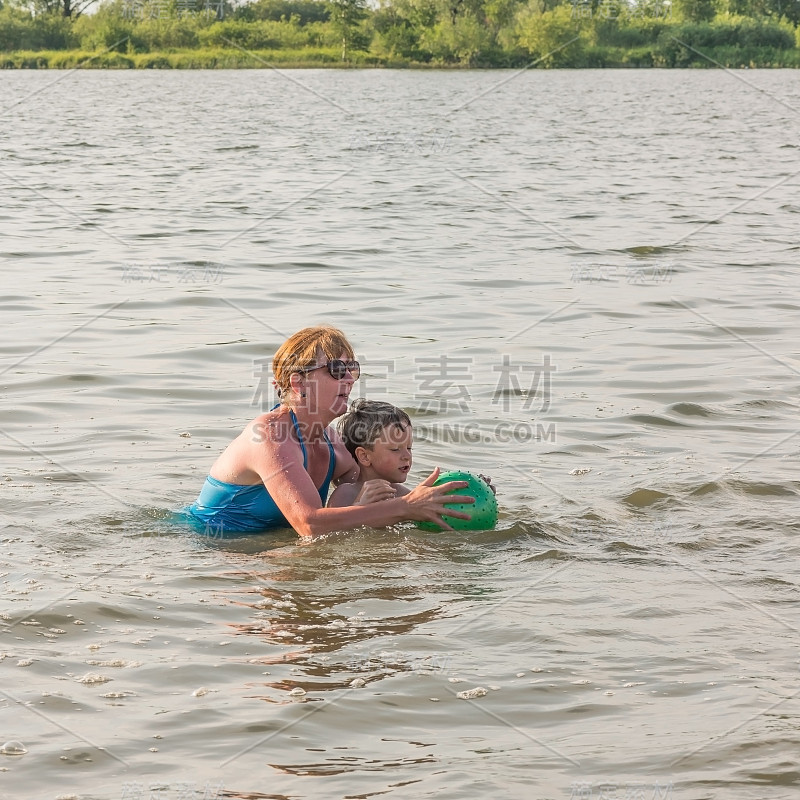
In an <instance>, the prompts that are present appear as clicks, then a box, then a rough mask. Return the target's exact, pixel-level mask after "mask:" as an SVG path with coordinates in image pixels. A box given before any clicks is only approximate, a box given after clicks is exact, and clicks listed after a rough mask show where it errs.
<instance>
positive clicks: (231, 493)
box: [185, 411, 336, 536]
mask: <svg viewBox="0 0 800 800" xmlns="http://www.w3.org/2000/svg"><path fill="white" fill-rule="evenodd" d="M289 414H290V416H291V419H292V424H293V425H294V430H295V433H296V434H297V438H298V440H299V441H300V449H301V450H302V451H303V469H308V458H307V457H306V446H305V443H304V442H303V435H302V434H301V433H300V426H299V425H298V424H297V417H296V416H295V413H294V411H290V412H289ZM322 435H323V436H324V437H325V441H326V442H327V443H328V474H327V475H326V476H325V480H324V481H323V482H322V486H321V487H320V489H319V499H320V500H321V501H322V505H323V506H324V505H325V501H326V500H327V499H328V489H329V487H330V483H331V478H332V477H333V471H334V469H335V467H336V454H335V453H334V451H333V445H332V444H331V440H330V439H329V438H328V434H327V433H326V432H325V431H323V432H322ZM185 511H186V512H187V513H188V514H189V515H190V516H191V517H192V518H193V519H194V520H195V521H197V522H200V523H202V525H203V529H202V531H203V533H206V534H209V535H211V536H224V535H225V534H237V533H260V532H261V531H264V530H268V529H269V528H288V527H289V523H288V522H287V521H286V517H284V516H283V514H282V513H281V510H280V509H279V508H278V506H277V504H276V503H275V501H274V500H273V499H272V497H271V496H270V493H269V492H268V491H267V487H266V486H264V484H263V483H255V484H252V485H250V486H243V485H240V484H236V483H225V482H224V481H220V480H217V479H216V478H214V477H212V476H211V475H209V476H208V477H207V478H206V482H205V483H204V484H203V488H202V489H201V490H200V494H199V496H198V498H197V500H195V501H194V503H193V504H192V505H191V506H189V507H188V508H187V509H185Z"/></svg>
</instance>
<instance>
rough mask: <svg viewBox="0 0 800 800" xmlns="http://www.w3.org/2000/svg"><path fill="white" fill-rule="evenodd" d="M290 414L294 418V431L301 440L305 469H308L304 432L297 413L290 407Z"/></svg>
mask: <svg viewBox="0 0 800 800" xmlns="http://www.w3.org/2000/svg"><path fill="white" fill-rule="evenodd" d="M289 416H290V417H291V419H292V425H294V432H295V433H296V434H297V438H298V440H299V441H300V449H301V450H302V451H303V469H304V470H306V472H307V471H308V457H307V456H306V445H305V442H304V441H303V434H302V433H300V425H298V423H297V414H295V413H294V411H293V410H292V409H291V408H290V409H289Z"/></svg>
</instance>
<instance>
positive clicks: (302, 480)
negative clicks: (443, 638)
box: [243, 424, 474, 538]
mask: <svg viewBox="0 0 800 800" xmlns="http://www.w3.org/2000/svg"><path fill="white" fill-rule="evenodd" d="M243 441H244V442H246V443H247V447H248V452H247V453H246V454H243V455H244V457H245V459H246V461H247V466H248V468H249V469H251V470H252V471H253V472H254V473H256V474H257V475H258V476H259V477H260V478H261V480H262V481H263V483H264V486H266V488H267V491H268V492H269V494H270V496H271V497H272V499H273V500H274V501H275V505H277V506H278V508H279V509H280V511H281V513H282V514H283V515H284V517H286V520H287V521H288V523H289V524H290V525H291V526H292V527H293V528H294V529H295V530H296V531H297V533H298V534H299V535H300V536H303V537H311V538H314V537H317V536H321V535H322V534H325V533H331V532H332V531H346V530H352V529H353V528H360V527H361V526H363V525H369V526H371V527H375V528H383V527H386V526H387V525H394V524H396V523H398V522H403V521H404V520H415V521H420V522H422V521H426V522H434V523H436V524H437V525H440V526H442V527H443V528H445V529H446V530H450V526H449V525H447V523H446V522H444V521H443V520H442V518H441V516H442V514H443V513H447V514H448V515H449V516H452V517H458V518H461V519H469V516H470V515H469V514H464V513H462V512H458V511H454V510H453V509H449V508H446V507H445V504H446V503H471V502H474V498H472V497H470V496H468V495H464V496H461V495H449V496H446V495H447V493H448V492H451V491H453V490H455V489H463V488H464V487H466V486H467V485H468V484H467V483H466V481H450V482H449V483H444V484H442V485H441V486H433V483H434V481H435V480H436V478H437V477H438V476H439V469H438V467H437V468H436V469H435V470H434V471H433V473H431V475H429V476H428V477H427V478H426V479H425V480H424V481H422V483H420V484H419V486H417V487H415V488H414V489H412V490H411V491H410V492H409V493H408V494H406V495H404V496H403V497H395V498H393V499H391V500H382V501H380V502H376V503H370V504H369V505H366V506H346V507H344V508H323V507H322V502H321V501H320V497H319V492H318V491H317V488H316V486H314V482H313V481H312V480H311V477H310V475H309V474H308V472H306V470H305V468H304V467H303V454H302V451H301V450H300V446H299V444H298V443H297V442H296V441H294V440H293V439H291V438H289V437H287V436H284V435H281V431H280V427H279V426H278V425H277V424H276V425H269V426H267V427H266V428H265V429H264V435H261V436H253V435H247V429H245V436H244V437H243ZM348 456H349V453H348Z"/></svg>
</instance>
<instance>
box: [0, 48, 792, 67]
mask: <svg viewBox="0 0 800 800" xmlns="http://www.w3.org/2000/svg"><path fill="white" fill-rule="evenodd" d="M731 49H732V48H725V50H726V51H727V52H722V53H720V52H714V50H711V51H710V52H709V54H708V55H709V56H710V57H711V58H713V59H714V62H717V63H713V62H712V61H711V60H710V59H709V58H702V59H701V58H698V59H697V60H692V61H689V62H684V63H680V64H669V63H661V62H662V61H663V59H660V58H657V56H656V54H655V53H654V52H652V51H650V50H647V51H646V52H643V51H642V50H641V49H636V50H628V51H621V50H618V49H616V48H596V49H595V50H594V51H590V52H585V53H583V54H582V56H583V57H582V58H581V59H580V61H581V63H577V64H569V63H565V64H559V65H558V66H557V67H549V66H545V65H535V64H533V65H532V64H530V61H528V60H519V61H517V60H514V61H513V63H502V64H499V63H498V64H493V63H488V62H487V63H475V64H445V63H431V62H424V61H413V60H411V59H399V58H386V57H381V56H375V55H372V54H369V53H356V54H354V58H353V59H352V60H350V61H347V62H343V61H341V60H340V59H339V58H337V56H336V55H335V54H334V52H331V50H329V49H319V50H316V49H309V50H308V52H305V53H304V52H302V51H287V50H262V51H252V52H251V53H243V52H241V51H238V50H234V49H230V50H217V49H215V50H211V51H209V50H202V49H195V50H172V51H155V52H150V53H118V52H107V51H101V52H99V53H92V52H87V51H85V50H38V51H28V50H19V51H12V52H7V53H0V69H9V70H13V69H56V70H61V69H133V70H139V69H164V70H176V69H177V70H215V69H408V70H445V71H457V70H514V69H516V70H519V69H527V68H531V69H552V68H558V69H575V70H580V69H720V68H726V69H796V68H798V67H800V49H791V50H783V51H779V52H776V51H775V50H773V49H771V48H764V49H765V51H766V52H764V53H763V54H759V53H754V52H753V49H752V48H748V50H747V55H746V56H745V55H744V54H739V53H736V52H731ZM760 55H761V56H763V57H761V58H759V56H760Z"/></svg>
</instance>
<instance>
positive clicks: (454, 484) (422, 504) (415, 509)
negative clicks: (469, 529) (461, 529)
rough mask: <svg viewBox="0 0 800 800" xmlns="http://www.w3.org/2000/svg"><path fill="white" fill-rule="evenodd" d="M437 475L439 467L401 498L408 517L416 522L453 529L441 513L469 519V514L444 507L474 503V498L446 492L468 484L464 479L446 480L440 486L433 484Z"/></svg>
mask: <svg viewBox="0 0 800 800" xmlns="http://www.w3.org/2000/svg"><path fill="white" fill-rule="evenodd" d="M438 477H439V467H436V469H435V470H434V471H433V472H432V473H431V474H430V475H428V477H427V478H425V480H424V481H422V483H420V484H419V486H415V487H414V488H413V489H412V490H411V491H410V492H409V493H408V494H407V495H405V496H404V497H403V498H401V499H402V500H403V501H404V502H405V503H406V504H407V505H408V517H409V519H413V520H416V521H418V522H434V523H436V524H437V525H440V526H441V527H442V528H444V529H445V530H446V531H451V530H453V529H452V528H451V527H450V526H449V525H448V524H447V523H446V522H445V521H444V520H443V519H442V514H447V516H449V517H456V518H458V519H470V518H471V515H470V514H465V513H464V512H463V511H455V510H453V509H452V508H446V507H445V504H447V503H474V502H475V498H474V497H471V496H470V495H466V494H465V495H460V494H447V493H448V492H452V491H453V490H454V489H464V488H466V487H467V486H469V484H468V483H467V482H466V481H448V482H447V483H443V484H441V485H440V486H434V485H433V484H434V483H435V482H436V479H437V478H438Z"/></svg>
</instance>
